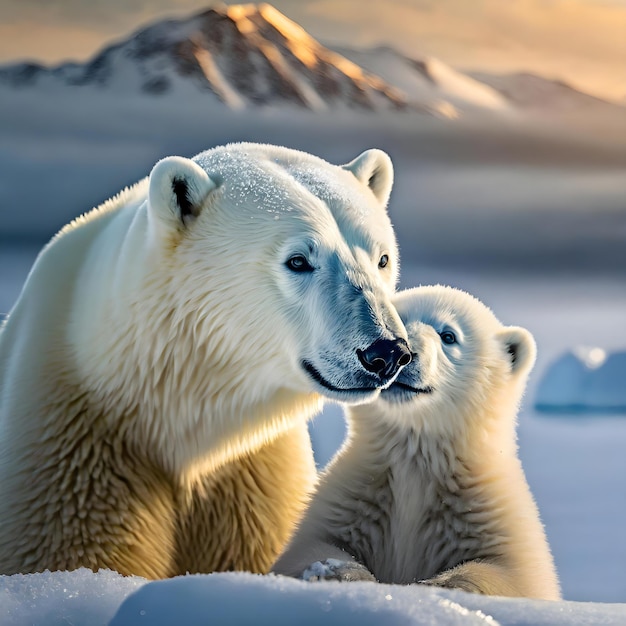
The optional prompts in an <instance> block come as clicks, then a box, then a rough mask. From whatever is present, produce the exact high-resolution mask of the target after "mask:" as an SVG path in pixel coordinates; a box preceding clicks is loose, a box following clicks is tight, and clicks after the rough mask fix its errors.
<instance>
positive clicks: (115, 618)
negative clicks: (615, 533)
mask: <svg viewBox="0 0 626 626" xmlns="http://www.w3.org/2000/svg"><path fill="white" fill-rule="evenodd" d="M625 619H626V605H625V604H600V603H589V602H588V603H581V602H546V601H540V600H526V599H523V600H520V599H508V598H488V597H482V596H475V595H472V594H467V593H464V592H460V591H445V590H440V589H434V588H428V587H420V586H406V587H399V586H392V585H378V584H375V583H350V584H341V583H334V582H318V583H306V582H303V581H299V580H293V579H289V578H283V577H279V576H273V575H270V576H258V575H253V574H247V573H241V572H239V573H226V574H209V575H194V576H181V577H177V578H173V579H170V580H164V581H156V582H147V581H146V580H144V579H141V578H137V577H128V578H124V577H122V576H120V575H118V574H115V573H114V572H110V571H100V572H97V573H93V572H91V571H90V570H85V569H82V570H77V571H74V572H57V573H50V572H44V573H41V574H30V575H26V576H11V577H8V576H3V577H0V623H2V624H3V626H33V625H35V626H39V625H42V626H43V625H45V626H57V625H58V626H61V625H64V624H72V625H73V626H100V625H102V626H105V625H106V624H110V626H133V625H135V624H137V625H140V624H149V625H150V626H160V625H163V626H171V624H176V623H182V624H185V625H186V626H194V625H195V624H198V626H200V625H205V624H207V623H210V624H228V625H229V626H230V625H232V626H237V625H240V624H256V625H258V626H262V625H265V624H267V625H271V626H281V625H283V624H284V625H285V626H288V625H289V626H291V625H292V624H298V625H299V626H308V625H311V626H314V625H315V626H316V625H317V624H320V623H324V624H326V625H327V626H332V625H333V624H337V625H339V624H341V625H345V624H354V623H358V624H359V626H370V625H371V626H379V625H380V624H385V625H386V626H395V625H398V626H411V625H416V626H417V625H420V626H441V625H442V624H445V625H446V626H471V625H472V624H475V625H477V626H481V625H482V626H499V625H501V626H506V625H514V624H515V625H521V624H533V625H534V626H542V625H546V626H547V625H550V626H559V625H564V626H567V625H576V626H586V625H589V626H591V625H597V624H604V625H606V626H611V625H615V626H618V625H619V626H621V625H623V623H624V620H625Z"/></svg>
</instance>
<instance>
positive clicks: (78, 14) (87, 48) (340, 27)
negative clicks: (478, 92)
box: [0, 0, 626, 103]
mask: <svg viewBox="0 0 626 626" xmlns="http://www.w3.org/2000/svg"><path fill="white" fill-rule="evenodd" d="M219 4H238V3H237V2H226V3H221V2H210V1H206V0H169V1H165V0H155V1H153V2H151V3H149V5H147V3H144V2H141V1H140V0H128V1H125V2H122V1H121V0H111V1H109V2H97V1H94V2H90V3H85V2H81V0H51V1H47V0H27V1H24V0H4V1H3V3H2V6H0V63H9V62H17V61H23V60H31V61H37V62H42V63H46V64H56V63H60V62H63V61H67V60H77V61H84V60H86V59H88V58H89V57H91V56H93V55H94V54H96V53H97V52H98V50H100V49H101V48H102V47H103V46H105V45H107V44H109V43H111V42H112V41H115V40H119V39H123V38H125V37H127V36H129V35H130V34H131V33H132V32H133V31H135V30H137V29H138V28H141V27H143V26H145V25H147V24H149V23H151V22H153V21H156V20H159V19H163V18H165V17H176V18H184V17H186V16H188V15H190V14H192V13H195V12H198V11H201V10H203V9H207V8H209V7H211V6H215V5H219ZM271 4H273V5H274V6H275V7H276V8H277V9H278V10H280V11H281V12H283V13H284V14H285V15H286V16H287V17H289V18H291V19H292V20H294V21H295V22H297V23H299V24H300V25H301V26H302V27H303V28H305V29H306V30H307V31H308V32H309V33H310V34H311V35H312V36H313V37H315V38H317V39H319V40H321V41H322V42H323V43H327V44H335V45H348V46H350V45H352V46H356V47H371V46H375V45H381V44H388V45H393V46H394V47H396V48H398V49H399V50H401V51H402V52H404V53H406V54H409V55H413V56H416V57H424V56H435V57H438V58H440V59H442V60H443V61H445V62H447V63H449V64H451V65H453V66H455V67H458V68H460V69H476V70H487V71H493V72H513V71H531V72H535V73H538V74H540V75H542V76H545V77H546V78H555V79H561V80H565V81H567V82H569V83H570V84H572V86H574V87H578V88H580V89H583V90H585V91H588V92H589V93H592V94H594V95H598V96H600V97H604V98H608V99H612V100H615V101H619V102H622V103H624V102H626V36H625V33H626V0H552V1H549V0H515V1H514V2H506V3H504V2H501V0H477V1H476V2H474V3H467V2H465V1H464V0H439V1H438V2H435V1H434V0H389V1H388V2H387V3H386V4H385V10H384V11H381V10H380V7H379V6H377V5H376V4H374V3H359V2H357V1H356V0H275V1H274V2H271Z"/></svg>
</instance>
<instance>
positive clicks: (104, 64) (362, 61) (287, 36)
mask: <svg viewBox="0 0 626 626" xmlns="http://www.w3.org/2000/svg"><path fill="white" fill-rule="evenodd" d="M0 88H4V89H5V90H6V89H9V90H11V91H18V92H21V91H24V90H27V89H34V90H37V92H38V93H39V94H41V92H44V93H45V94H46V95H48V94H52V93H56V94H59V93H60V94H61V95H64V94H66V93H69V94H70V95H69V97H72V98H75V97H76V96H77V95H78V94H86V93H87V91H89V93H91V94H96V96H97V95H98V94H103V93H107V94H112V95H114V96H115V97H118V98H119V97H120V96H121V95H137V94H139V95H142V96H145V97H150V98H155V99H156V98H161V99H162V100H163V99H164V96H168V95H169V96H172V97H173V98H178V99H179V101H180V100H181V99H184V100H185V101H187V100H193V101H194V102H198V103H202V105H203V106H206V105H208V104H209V103H211V102H212V103H215V104H217V105H218V106H222V107H223V106H225V107H227V108H228V109H232V110H238V109H246V108H256V107H276V106H285V105H286V106H290V107H292V108H298V109H308V110H313V111H336V110H338V109H356V110H364V111H385V110H389V111H416V110H417V111H420V112H427V113H431V114H435V115H437V116H439V117H447V118H454V117H458V116H460V115H463V114H464V113H468V112H472V111H486V112H488V113H490V114H494V113H497V114H510V113H516V112H522V113H523V114H528V113H530V114H533V115H534V114H536V113H540V114H546V113H547V114H548V115H553V114H557V115H559V116H561V117H565V116H569V117H570V118H571V117H574V116H576V115H578V114H580V113H581V112H582V113H583V114H585V115H590V114H591V115H596V117H598V116H600V117H603V119H605V120H606V119H607V118H608V117H610V118H611V124H617V125H618V126H619V127H620V128H621V127H622V126H623V125H624V123H625V120H626V108H625V107H622V106H619V105H617V104H611V103H609V102H605V101H603V100H600V99H598V98H594V97H592V96H590V95H587V94H584V93H582V92H580V91H577V90H576V89H574V88H572V87H570V86H568V85H566V84H565V83H562V82H559V81H552V80H548V79H545V78H542V77H540V76H536V75H533V74H511V75H502V76H497V75H493V74H488V73H484V72H471V73H468V72H460V71H458V70H456V69H453V68H452V67H450V66H448V65H446V64H445V63H443V62H441V61H439V60H437V59H433V58H424V59H416V58H411V57H408V56H406V55H403V54H401V53H399V52H397V51H396V50H394V49H393V48H390V47H377V48H373V49H368V50H353V49H348V48H335V49H332V50H331V49H330V48H328V47H325V46H323V45H322V44H321V43H319V42H318V41H317V40H315V39H314V38H313V37H311V36H310V35H309V34H308V33H307V32H306V31H305V30H304V29H303V28H302V27H300V26H299V25H298V24H296V23H295V22H293V21H291V20H290V19H288V18H287V17H285V16H284V15H283V14H282V13H280V12H279V11H278V10H276V9H275V8H274V7H272V6H271V5H269V4H259V5H254V4H245V5H231V6H221V7H217V8H211V9H208V10H206V11H203V12H201V13H198V14H196V15H193V16H191V17H189V18H187V19H180V20H173V19H172V20H163V21H160V22H156V23H154V24H152V25H150V26H147V27H146V28H143V29H141V30H139V31H137V32H135V33H134V34H132V35H131V36H129V37H128V38H126V39H124V40H120V41H119V42H116V43H114V44H112V45H110V46H108V47H106V48H105V49H103V50H102V51H101V52H99V53H98V54H97V55H96V56H95V57H93V58H92V59H91V60H89V61H88V62H86V63H84V64H80V63H65V64H62V65H59V66H56V67H45V66H42V65H38V64H35V63H19V64H13V65H9V66H4V67H0Z"/></svg>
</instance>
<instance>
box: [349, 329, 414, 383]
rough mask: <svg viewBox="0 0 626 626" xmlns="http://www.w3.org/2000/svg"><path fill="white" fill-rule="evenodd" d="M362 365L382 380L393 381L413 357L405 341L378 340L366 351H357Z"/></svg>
mask: <svg viewBox="0 0 626 626" xmlns="http://www.w3.org/2000/svg"><path fill="white" fill-rule="evenodd" d="M356 353H357V356H358V357H359V361H360V362H361V365H363V367H364V368H365V369H366V370H367V371H368V372H372V373H373V374H376V375H377V376H379V377H380V378H381V380H384V381H387V380H391V379H392V378H393V377H394V376H395V375H396V374H397V373H398V372H399V371H400V368H402V367H404V366H405V365H408V364H409V363H410V362H411V360H412V358H413V356H412V354H411V351H410V350H409V346H408V344H407V342H406V341H405V340H404V339H377V340H376V341H375V342H374V343H373V344H372V345H371V346H369V347H368V348H366V349H365V350H357V351H356Z"/></svg>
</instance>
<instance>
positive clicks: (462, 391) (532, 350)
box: [358, 285, 536, 441]
mask: <svg viewBox="0 0 626 626" xmlns="http://www.w3.org/2000/svg"><path fill="white" fill-rule="evenodd" d="M394 303H395V306H396V308H397V310H398V312H399V314H400V316H401V317H402V320H403V321H404V323H405V325H406V328H407V332H408V335H409V345H410V347H411V350H412V352H413V353H414V359H413V361H412V363H410V364H409V365H408V366H407V367H406V368H404V370H403V371H402V372H401V373H400V374H399V376H398V378H397V379H396V381H395V382H394V383H393V384H392V385H391V386H390V387H389V388H388V389H386V390H384V391H383V392H382V393H381V395H380V398H379V399H378V400H377V401H376V402H375V403H374V405H375V408H374V409H373V410H374V411H377V409H380V408H381V407H382V410H381V411H380V413H382V414H384V415H386V416H389V417H390V419H392V420H394V422H395V423H396V424H401V425H403V426H404V427H406V426H409V427H411V426H413V427H416V428H421V429H423V430H424V432H431V433H442V434H445V435H449V434H451V433H454V432H455V431H457V430H458V429H459V428H461V429H463V431H467V427H468V426H470V427H471V426H472V425H478V427H479V428H482V429H484V431H485V433H487V432H492V431H493V430H494V429H493V428H491V425H493V424H492V422H494V423H495V424H496V426H495V429H496V430H501V428H500V426H501V425H502V424H500V425H498V424H499V423H500V422H504V423H505V424H504V428H505V429H506V430H507V432H508V433H509V434H510V428H509V427H514V422H515V419H514V418H515V414H516V412H517V409H518V405H519V402H520V400H521V397H522V394H523V391H524V389H525V385H526V380H527V378H528V374H529V373H530V370H531V368H532V366H533V364H534V361H535V356H536V347H535V342H534V339H533V337H532V335H531V334H530V333H529V332H528V331H527V330H525V329H524V328H520V327H516V326H503V325H502V324H501V323H500V322H499V321H498V320H497V319H496V317H495V315H494V314H493V313H492V311H491V310H490V309H489V308H487V307H486V306H485V305H484V304H483V303H482V302H480V301H479V300H477V299H476V298H475V297H474V296H471V295H470V294H468V293H466V292H464V291H461V290H459V289H454V288H452V287H444V286H441V285H435V286H426V287H417V288H414V289H408V290H405V291H402V292H398V293H397V294H396V296H395V298H394ZM358 408H360V407H358ZM511 417H512V419H511ZM511 441H512V438H511Z"/></svg>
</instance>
